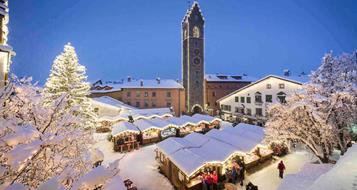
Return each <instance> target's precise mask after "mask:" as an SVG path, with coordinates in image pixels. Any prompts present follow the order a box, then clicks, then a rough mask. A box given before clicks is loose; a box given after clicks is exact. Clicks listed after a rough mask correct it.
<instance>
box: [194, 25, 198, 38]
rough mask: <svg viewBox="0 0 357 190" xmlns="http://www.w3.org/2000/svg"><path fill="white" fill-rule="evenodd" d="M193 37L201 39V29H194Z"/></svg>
mask: <svg viewBox="0 0 357 190" xmlns="http://www.w3.org/2000/svg"><path fill="white" fill-rule="evenodd" d="M193 37H194V38H199V37H200V29H198V27H197V26H195V27H193Z"/></svg>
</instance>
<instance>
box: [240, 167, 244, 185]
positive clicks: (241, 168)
mask: <svg viewBox="0 0 357 190" xmlns="http://www.w3.org/2000/svg"><path fill="white" fill-rule="evenodd" d="M239 168H240V170H239V177H240V179H239V180H240V186H243V181H244V178H245V177H244V173H245V166H244V162H242V163H241V164H240V167H239Z"/></svg>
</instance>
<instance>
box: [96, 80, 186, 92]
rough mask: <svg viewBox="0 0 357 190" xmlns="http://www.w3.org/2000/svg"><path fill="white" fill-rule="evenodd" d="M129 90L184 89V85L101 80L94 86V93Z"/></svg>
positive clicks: (168, 81)
mask: <svg viewBox="0 0 357 190" xmlns="http://www.w3.org/2000/svg"><path fill="white" fill-rule="evenodd" d="M128 88H134V89H138V88H144V89H145V88H157V89H183V86H182V84H180V83H179V82H178V81H176V80H173V79H145V80H135V79H130V80H122V81H106V82H103V81H101V80H99V81H97V82H95V83H94V84H93V87H92V90H91V92H92V93H105V92H115V91H121V90H122V89H128Z"/></svg>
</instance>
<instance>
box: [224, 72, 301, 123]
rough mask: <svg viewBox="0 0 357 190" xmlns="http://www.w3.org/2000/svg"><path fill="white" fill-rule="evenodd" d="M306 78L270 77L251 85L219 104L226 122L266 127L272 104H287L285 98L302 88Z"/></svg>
mask: <svg viewBox="0 0 357 190" xmlns="http://www.w3.org/2000/svg"><path fill="white" fill-rule="evenodd" d="M304 81H305V78H304V77H298V78H294V79H292V77H279V76H274V75H268V76H266V77H264V78H262V79H260V80H258V81H256V82H254V83H251V84H249V85H247V86H245V87H243V88H241V89H239V90H236V91H234V92H232V93H230V94H228V95H227V96H224V97H222V98H220V99H219V100H218V101H217V102H218V104H219V106H220V109H221V116H222V117H223V118H224V120H228V121H232V122H245V123H253V124H257V125H264V123H265V121H266V117H267V115H266V108H267V106H268V105H269V104H270V103H274V102H282V103H284V102H285V97H286V96H287V95H288V94H289V93H291V92H294V91H296V90H298V89H300V88H301V87H302V84H303V82H304Z"/></svg>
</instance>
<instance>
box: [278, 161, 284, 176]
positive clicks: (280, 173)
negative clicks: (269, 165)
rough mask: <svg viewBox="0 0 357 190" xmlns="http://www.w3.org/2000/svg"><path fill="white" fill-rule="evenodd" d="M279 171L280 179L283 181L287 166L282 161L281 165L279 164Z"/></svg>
mask: <svg viewBox="0 0 357 190" xmlns="http://www.w3.org/2000/svg"><path fill="white" fill-rule="evenodd" d="M278 170H279V177H280V178H282V179H283V177H284V171H285V165H284V162H283V161H280V163H279V164H278Z"/></svg>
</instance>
